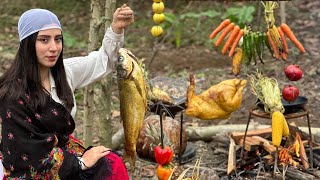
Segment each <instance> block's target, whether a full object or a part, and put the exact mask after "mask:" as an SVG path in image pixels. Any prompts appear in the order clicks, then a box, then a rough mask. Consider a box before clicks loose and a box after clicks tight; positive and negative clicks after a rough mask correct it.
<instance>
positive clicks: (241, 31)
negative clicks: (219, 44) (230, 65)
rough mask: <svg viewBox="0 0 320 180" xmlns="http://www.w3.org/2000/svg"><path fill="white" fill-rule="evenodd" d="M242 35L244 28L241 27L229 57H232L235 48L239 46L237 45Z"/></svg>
mask: <svg viewBox="0 0 320 180" xmlns="http://www.w3.org/2000/svg"><path fill="white" fill-rule="evenodd" d="M242 36H243V30H242V29H240V31H239V33H238V35H237V37H236V39H235V40H234V41H233V44H232V47H231V49H230V52H229V57H231V56H232V55H233V53H234V50H235V49H236V47H237V45H238V43H239V41H240V39H241V37H242Z"/></svg>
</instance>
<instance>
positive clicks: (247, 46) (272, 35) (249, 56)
mask: <svg viewBox="0 0 320 180" xmlns="http://www.w3.org/2000/svg"><path fill="white" fill-rule="evenodd" d="M261 3H262V4H263V7H264V10H265V20H266V23H267V30H266V32H261V31H253V30H252V29H251V27H250V26H245V27H244V28H243V29H241V28H240V27H239V26H237V25H236V24H235V23H233V22H231V21H230V19H225V20H223V21H222V22H221V23H220V24H219V25H218V27H217V28H215V29H214V30H213V32H212V33H211V34H210V36H209V38H210V39H213V38H215V37H217V40H216V41H215V46H220V45H221V44H222V42H223V41H224V40H225V39H226V41H225V44H224V45H223V47H222V49H221V54H223V55H225V54H226V53H227V52H228V51H229V54H228V55H229V57H230V58H232V71H233V74H234V75H238V74H239V72H240V68H241V64H242V63H243V64H245V65H250V64H251V62H252V61H253V62H254V64H257V60H258V59H259V61H260V62H261V63H262V64H264V62H263V53H264V50H265V47H267V49H268V50H269V52H270V53H271V54H272V55H273V56H274V57H275V58H276V59H280V57H281V58H282V60H287V55H288V53H289V51H288V44H287V41H286V38H289V39H290V40H291V42H292V43H293V44H294V45H295V46H296V47H297V48H298V49H299V51H300V52H301V53H304V52H305V49H304V47H303V46H302V44H301V43H300V41H299V40H298V39H297V38H296V36H295V35H294V33H293V32H292V30H291V28H290V27H289V26H288V25H287V24H285V23H281V25H280V26H279V27H277V26H276V25H275V18H274V9H276V8H278V7H279V5H278V3H277V2H275V1H266V2H263V1H261ZM220 32H221V33H220ZM219 33H220V34H219Z"/></svg>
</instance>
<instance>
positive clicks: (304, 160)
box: [296, 133, 309, 169]
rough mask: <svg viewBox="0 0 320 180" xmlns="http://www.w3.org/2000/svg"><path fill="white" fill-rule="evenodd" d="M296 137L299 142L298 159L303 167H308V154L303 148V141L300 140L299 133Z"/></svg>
mask: <svg viewBox="0 0 320 180" xmlns="http://www.w3.org/2000/svg"><path fill="white" fill-rule="evenodd" d="M296 137H297V139H298V141H299V144H300V149H299V151H300V159H301V161H302V164H303V167H304V168H305V169H308V168H309V162H308V156H307V154H306V150H305V148H304V145H303V142H302V141H301V137H300V135H299V133H297V134H296Z"/></svg>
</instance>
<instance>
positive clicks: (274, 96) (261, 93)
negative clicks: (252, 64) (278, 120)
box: [248, 72, 284, 113]
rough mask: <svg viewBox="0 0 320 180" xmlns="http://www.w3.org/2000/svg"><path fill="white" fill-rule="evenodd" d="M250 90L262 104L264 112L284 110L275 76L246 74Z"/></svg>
mask: <svg viewBox="0 0 320 180" xmlns="http://www.w3.org/2000/svg"><path fill="white" fill-rule="evenodd" d="M248 76H249V84H250V86H251V92H252V93H253V94H254V95H256V96H257V98H258V99H259V100H260V101H261V102H262V103H263V104H264V111H265V112H275V111H280V112H282V113H283V112H284V107H283V105H282V102H281V93H280V88H279V85H278V82H277V80H276V79H275V78H269V77H265V76H263V75H262V74H261V73H259V72H256V73H255V74H252V75H248Z"/></svg>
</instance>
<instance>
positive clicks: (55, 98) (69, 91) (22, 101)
mask: <svg viewBox="0 0 320 180" xmlns="http://www.w3.org/2000/svg"><path fill="white" fill-rule="evenodd" d="M133 22H134V17H133V11H132V10H131V9H130V7H128V6H126V5H123V6H122V7H120V8H118V9H117V10H116V11H115V12H114V14H113V22H112V24H111V27H109V28H108V29H107V30H106V34H105V36H104V39H103V43H102V47H101V48H100V49H99V51H95V52H92V53H90V54H89V55H88V56H85V57H74V58H69V59H64V60H63V33H62V29H61V25H60V22H59V20H58V18H57V16H56V15H55V14H53V13H52V12H50V11H48V10H45V9H31V10H28V11H26V12H25V13H23V14H22V15H21V17H20V19H19V22H18V32H19V38H20V46H19V49H18V52H17V54H16V57H15V60H14V62H13V64H12V66H11V68H9V70H8V71H7V72H5V73H4V75H3V76H2V77H1V78H0V101H1V106H0V121H1V128H2V132H1V135H2V139H1V152H2V156H3V159H2V162H3V166H4V168H5V170H4V171H5V172H4V173H5V176H6V178H8V179H72V180H73V179H129V178H128V173H127V171H126V168H125V166H124V164H123V163H122V161H121V159H120V158H119V157H118V156H117V155H116V154H114V153H112V152H111V150H110V149H109V148H106V147H104V146H98V147H89V148H87V149H85V148H84V147H83V146H82V144H81V142H79V141H78V140H77V139H75V138H73V137H72V136H71V133H72V132H73V130H74V128H75V123H74V120H73V117H74V115H75V113H76V104H75V102H76V101H75V98H74V90H75V89H77V88H81V87H84V86H86V85H88V84H90V83H92V82H94V81H96V80H99V79H101V78H102V77H104V76H105V75H106V74H108V73H110V72H111V71H112V68H113V66H114V63H115V61H116V60H117V52H118V50H119V49H120V48H121V47H122V45H123V42H124V40H123V39H124V34H123V33H124V28H126V27H127V26H128V25H130V24H131V23H133Z"/></svg>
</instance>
